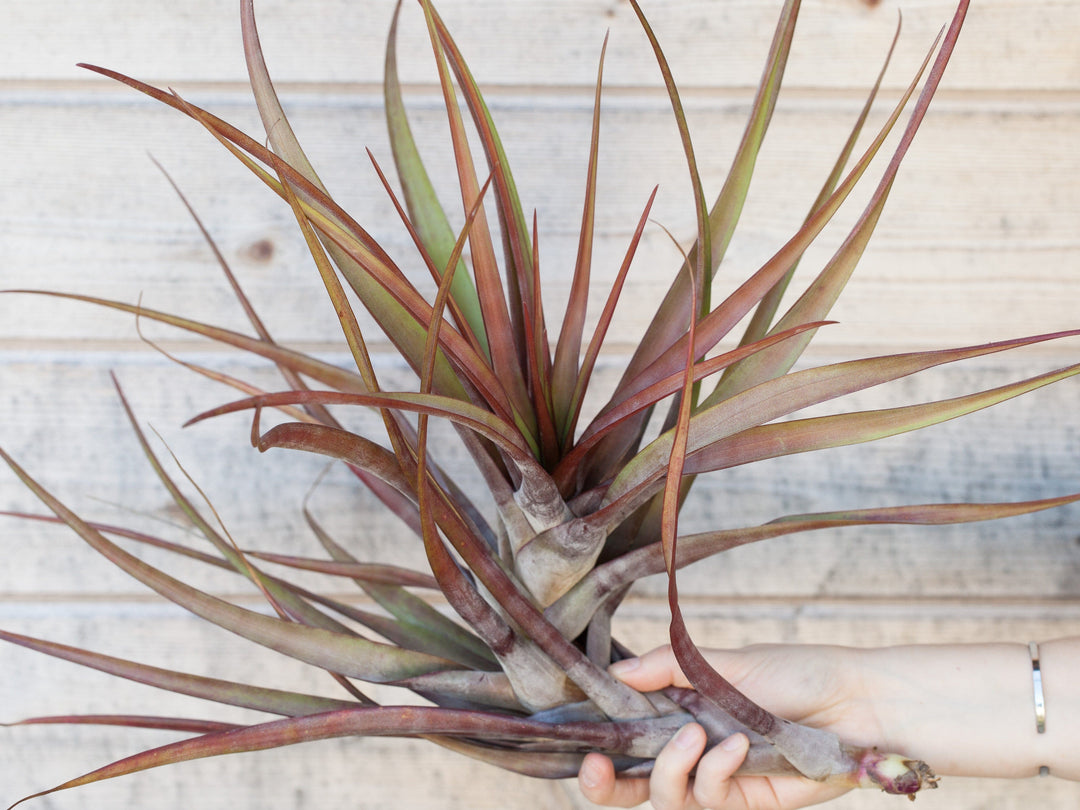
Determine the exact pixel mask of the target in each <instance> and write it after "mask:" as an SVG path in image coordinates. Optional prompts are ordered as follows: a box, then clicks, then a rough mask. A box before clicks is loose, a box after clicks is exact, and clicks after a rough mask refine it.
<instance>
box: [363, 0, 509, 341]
mask: <svg viewBox="0 0 1080 810" xmlns="http://www.w3.org/2000/svg"><path fill="white" fill-rule="evenodd" d="M400 12H401V2H400V0H399V2H398V4H397V6H396V7H395V8H394V17H393V21H392V22H391V24H390V34H389V36H388V37H387V40H386V60H385V72H384V77H385V78H384V82H383V99H384V103H385V105H386V123H387V127H388V128H389V132H390V147H391V149H392V151H393V154H394V165H395V166H396V168H397V174H398V178H399V179H400V181H401V187H402V190H403V191H404V194H405V204H406V206H407V207H408V210H409V216H410V219H411V224H412V225H413V226H414V227H415V228H416V231H417V233H418V234H419V236H420V237H421V240H422V242H423V244H424V247H425V248H426V249H427V251H428V253H429V254H430V256H431V258H432V259H433V261H434V263H435V266H436V267H437V269H438V270H439V271H442V269H443V268H445V267H446V266H447V263H448V261H449V259H450V256H451V254H452V252H453V248H454V232H453V229H452V228H451V227H450V223H449V221H448V220H447V217H446V214H445V212H444V211H443V207H442V205H441V204H440V203H439V199H438V196H437V195H436V193H435V188H434V186H433V185H432V183H431V179H430V178H429V177H428V173H427V170H426V169H425V168H424V163H423V160H422V158H421V157H420V152H419V150H418V149H417V147H416V141H415V140H414V139H413V135H412V129H411V128H410V126H409V119H408V115H407V114H406V112H405V104H404V102H403V101H402V97H401V83H400V81H399V79H398V71H397V25H398V16H399V15H400ZM452 299H453V302H454V305H455V307H456V311H457V312H458V313H460V315H461V317H462V320H463V321H464V322H465V323H466V324H468V327H469V331H470V332H471V333H472V335H473V336H474V337H475V338H476V340H478V341H479V343H480V347H481V350H482V351H483V352H484V354H485V355H486V356H487V357H489V358H490V356H491V350H490V348H489V347H488V343H487V333H486V331H485V330H484V319H483V314H482V313H481V310H480V299H479V298H478V297H477V293H476V286H475V285H474V284H473V282H472V277H471V276H470V275H469V274H468V272H467V271H466V268H465V264H464V262H463V261H461V260H460V259H458V263H457V272H455V274H454V281H453V292H452Z"/></svg>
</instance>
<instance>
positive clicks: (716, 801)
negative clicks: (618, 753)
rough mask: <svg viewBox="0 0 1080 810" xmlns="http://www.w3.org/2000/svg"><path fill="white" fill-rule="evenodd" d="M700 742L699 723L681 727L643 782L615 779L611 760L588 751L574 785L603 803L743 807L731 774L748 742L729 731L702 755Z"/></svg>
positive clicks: (664, 809) (684, 808) (684, 809)
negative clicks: (695, 769) (647, 802)
mask: <svg viewBox="0 0 1080 810" xmlns="http://www.w3.org/2000/svg"><path fill="white" fill-rule="evenodd" d="M705 744H706V739H705V731H704V730H703V729H702V728H701V726H699V725H697V724H696V723H690V724H688V725H686V726H683V727H682V728H681V729H680V730H679V732H678V733H677V734H676V735H675V736H674V737H673V738H672V739H671V740H670V741H669V742H668V744H667V745H666V746H664V749H663V750H662V751H661V752H660V754H659V755H658V756H657V758H656V764H655V765H654V767H653V772H652V775H651V776H650V777H649V779H648V780H645V779H616V778H615V769H614V767H613V766H612V764H611V760H609V759H608V758H607V757H605V756H601V755H600V754H589V755H588V756H587V757H585V761H584V762H583V763H582V766H581V772H580V773H579V774H578V784H579V786H580V787H581V792H582V794H583V795H584V796H585V798H586V799H588V800H589V801H591V802H593V803H594V804H599V805H603V806H605V807H633V806H635V805H637V804H640V803H642V802H644V801H646V800H648V801H649V802H650V803H651V804H652V806H653V808H655V810H700V808H703V807H708V808H713V810H746V808H747V806H748V803H747V800H746V796H745V795H744V793H743V791H742V790H741V789H740V788H739V787H738V785H737V783H736V781H735V780H732V778H731V777H732V775H733V774H734V773H735V771H737V770H738V769H739V766H740V765H741V764H742V762H743V760H744V759H745V758H746V752H747V750H748V749H749V747H750V741H749V740H747V738H746V735H744V734H733V735H732V736H731V737H728V738H727V739H725V740H724V741H722V742H721V743H720V744H719V745H717V746H715V747H714V748H712V749H711V750H710V751H709V752H708V753H707V754H705V756H702V752H703V751H704V750H705ZM695 766H697V772H696V774H695V776H694V777H693V778H692V777H691V773H692V772H694V767H695ZM756 781H764V780H756ZM752 806H755V807H756V806H759V805H756V804H755V805H752ZM760 806H761V807H765V806H770V805H767V804H766V803H764V802H763V803H762V804H761V805H760ZM793 806H801V805H793Z"/></svg>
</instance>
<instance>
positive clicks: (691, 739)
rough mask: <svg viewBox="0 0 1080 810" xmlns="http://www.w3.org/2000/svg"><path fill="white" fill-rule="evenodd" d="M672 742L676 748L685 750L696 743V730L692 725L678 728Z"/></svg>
mask: <svg viewBox="0 0 1080 810" xmlns="http://www.w3.org/2000/svg"><path fill="white" fill-rule="evenodd" d="M672 742H673V743H674V744H675V747H676V748H681V749H683V750H686V749H687V748H692V747H693V746H695V745H697V742H698V731H697V728H696V727H695V726H694V725H685V726H683V727H682V728H680V729H679V733H678V734H676V735H675V737H674V739H673V740H672Z"/></svg>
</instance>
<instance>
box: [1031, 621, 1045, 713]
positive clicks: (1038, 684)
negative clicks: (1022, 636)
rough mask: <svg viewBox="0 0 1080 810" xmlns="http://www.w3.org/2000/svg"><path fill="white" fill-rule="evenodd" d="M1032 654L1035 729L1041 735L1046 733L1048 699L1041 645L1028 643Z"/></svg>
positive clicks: (1032, 642)
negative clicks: (1040, 655)
mask: <svg viewBox="0 0 1080 810" xmlns="http://www.w3.org/2000/svg"><path fill="white" fill-rule="evenodd" d="M1028 652H1029V653H1031V685H1032V688H1033V689H1034V693H1035V729H1036V731H1038V732H1039V733H1040V734H1045V733H1046V698H1045V697H1044V696H1043V683H1042V669H1040V668H1039V645H1038V644H1036V643H1035V642H1034V641H1029V642H1028Z"/></svg>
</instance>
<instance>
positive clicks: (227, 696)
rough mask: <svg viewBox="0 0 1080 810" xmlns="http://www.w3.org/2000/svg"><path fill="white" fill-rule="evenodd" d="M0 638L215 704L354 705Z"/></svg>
mask: <svg viewBox="0 0 1080 810" xmlns="http://www.w3.org/2000/svg"><path fill="white" fill-rule="evenodd" d="M0 639H2V640H3V641H7V642H10V643H11V644H18V645H19V646H21V647H26V648H27V649H30V650H36V651H37V652H40V653H44V654H46V655H51V656H53V657H54V658H61V659H63V660H65V661H70V662H71V663H74V664H79V665H80V666H84V667H89V668H91V669H96V670H99V671H101V672H107V673H108V674H110V675H114V676H116V677H117V678H124V679H126V680H129V681H135V682H137V683H143V684H147V685H149V686H154V687H157V688H158V689H165V690H167V691H169V692H175V693H177V694H180V695H190V696H191V697H197V698H201V699H202V700H211V701H214V702H215V703H223V704H227V705H229V706H240V707H242V708H245V709H254V710H256V711H260V712H268V713H270V714H280V715H286V716H297V715H304V714H312V713H315V712H325V711H330V710H332V709H344V708H350V707H352V706H353V705H354V704H353V703H352V702H351V701H345V700H335V699H333V698H326V697H318V696H316V695H305V694H301V693H299V692H288V691H283V690H280V689H267V688H264V687H259V686H251V685H249V684H245V683H237V682H235V681H225V680H221V679H219V678H207V677H204V676H202V675H191V674H188V673H185V672H178V671H176V670H171V669H162V668H161V667H153V666H150V665H148V664H139V663H136V662H134V661H128V660H125V659H123V658H115V657H113V656H109V655H103V654H101V653H95V652H91V651H89V650H83V649H79V648H78V647H70V646H68V645H66V644H57V643H56V642H52V641H43V640H42V639H37V638H32V637H30V636H24V635H20V634H18V633H9V632H8V631H6V630H0Z"/></svg>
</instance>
